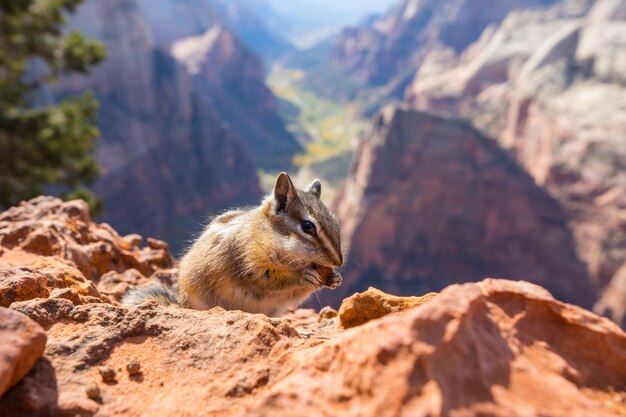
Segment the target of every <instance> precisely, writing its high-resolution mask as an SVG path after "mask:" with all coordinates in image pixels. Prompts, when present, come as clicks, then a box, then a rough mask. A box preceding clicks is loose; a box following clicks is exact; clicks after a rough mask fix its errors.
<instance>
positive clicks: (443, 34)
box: [331, 0, 555, 85]
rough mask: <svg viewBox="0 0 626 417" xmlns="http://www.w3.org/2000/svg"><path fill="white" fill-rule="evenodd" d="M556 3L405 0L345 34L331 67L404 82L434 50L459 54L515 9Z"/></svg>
mask: <svg viewBox="0 0 626 417" xmlns="http://www.w3.org/2000/svg"><path fill="white" fill-rule="evenodd" d="M554 1H555V0H505V1H502V0H453V1H445V2H444V1H438V0H427V1H420V0H402V1H400V2H399V3H398V4H397V5H396V6H395V7H394V8H393V9H392V10H391V11H390V12H389V13H388V14H387V15H385V16H384V17H381V18H379V19H377V20H375V21H374V22H371V23H370V24H368V25H366V26H363V27H358V28H351V29H346V30H344V31H343V33H342V34H341V35H340V36H339V38H338V40H337V42H336V44H335V47H334V49H333V51H332V53H331V62H333V63H334V64H337V65H339V66H340V67H341V68H343V69H345V70H347V71H348V72H350V73H351V74H356V75H357V76H359V77H360V78H361V79H363V80H365V81H367V82H368V83H370V84H372V85H385V84H388V83H390V82H400V83H401V82H402V80H403V79H404V80H405V79H407V77H410V76H411V75H412V74H413V73H414V72H415V70H416V69H417V68H419V66H420V64H421V62H422V60H423V59H424V57H425V55H426V54H427V53H428V52H429V51H431V50H433V49H445V48H451V49H452V50H453V51H455V52H456V53H459V52H461V51H462V50H463V49H465V47H466V46H467V45H469V44H470V43H472V42H473V41H474V40H476V39H478V37H479V36H480V34H481V33H482V32H483V30H484V29H485V28H486V27H487V26H488V25H490V24H494V23H498V22H500V21H501V20H502V19H503V18H504V17H505V16H506V15H507V14H508V13H509V12H510V11H511V10H514V9H516V8H525V7H534V6H540V5H545V4H550V3H554ZM396 78H397V80H395V81H394V79H396Z"/></svg>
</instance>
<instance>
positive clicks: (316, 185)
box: [306, 180, 322, 200]
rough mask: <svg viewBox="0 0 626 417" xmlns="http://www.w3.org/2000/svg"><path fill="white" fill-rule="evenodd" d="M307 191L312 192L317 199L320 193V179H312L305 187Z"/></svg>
mask: <svg viewBox="0 0 626 417" xmlns="http://www.w3.org/2000/svg"><path fill="white" fill-rule="evenodd" d="M306 192H307V193H310V194H313V195H314V196H315V197H316V198H317V199H318V200H319V198H320V194H321V193H322V183H321V181H320V180H314V181H313V182H312V183H311V184H310V185H309V186H308V187H307V189H306Z"/></svg>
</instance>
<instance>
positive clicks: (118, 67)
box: [53, 0, 262, 249]
mask: <svg viewBox="0 0 626 417" xmlns="http://www.w3.org/2000/svg"><path fill="white" fill-rule="evenodd" d="M72 26H75V27H78V28H79V29H80V30H81V31H83V32H85V34H86V35H87V36H90V37H94V38H97V39H100V40H102V41H103V42H104V43H105V44H106V45H107V48H108V58H107V60H106V61H105V62H104V63H103V64H102V65H100V66H99V67H97V68H96V69H95V70H94V71H93V73H92V74H90V76H89V77H86V78H85V77H72V78H70V79H67V80H64V81H63V82H62V83H61V85H60V86H58V87H57V88H56V89H55V91H54V92H53V94H54V95H56V96H62V95H65V94H71V93H79V92H82V91H84V90H85V89H91V90H93V91H94V92H95V93H96V95H97V97H98V99H99V100H100V104H101V107H100V112H99V126H100V129H101V132H102V137H101V138H100V140H99V142H98V148H97V153H96V155H97V159H98V161H99V163H100V164H101V166H102V176H101V178H100V180H99V181H98V182H97V184H96V185H95V190H96V192H97V193H98V194H100V195H102V196H103V197H104V201H105V214H104V219H105V220H106V221H107V222H110V223H111V224H113V225H114V226H115V227H117V228H119V229H120V230H122V231H124V232H130V231H136V232H139V233H142V234H151V235H155V236H158V237H160V238H167V239H168V240H170V241H172V242H174V246H175V248H177V249H178V248H180V246H181V245H182V242H183V240H186V239H189V237H190V235H191V231H195V230H198V228H199V225H200V224H201V223H202V222H203V221H204V219H205V218H206V217H207V216H208V215H209V214H211V213H215V212H217V211H219V210H221V209H224V208H226V207H229V206H233V205H237V204H242V203H251V202H254V201H256V200H257V199H258V198H259V196H260V190H259V187H258V179H257V176H256V170H255V166H254V164H253V162H252V158H251V156H250V152H249V150H248V149H247V148H246V146H245V145H244V144H243V143H242V141H241V140H240V137H239V135H238V133H237V132H236V129H235V128H233V124H234V123H233V124H231V125H230V126H229V125H228V124H227V123H225V122H224V121H223V120H222V117H221V115H220V114H219V112H216V111H215V106H216V105H217V104H219V103H213V102H208V101H207V100H206V99H205V98H204V97H202V96H201V94H199V93H197V92H196V91H194V85H193V81H192V79H191V77H190V75H189V74H188V72H187V71H186V70H185V68H183V67H182V66H181V65H180V64H178V63H177V62H176V60H175V59H173V58H172V57H171V56H170V55H169V53H168V52H167V51H164V50H162V49H160V48H159V45H158V44H156V43H155V42H154V39H153V37H154V36H153V33H152V32H151V29H150V22H149V21H148V20H147V18H146V17H145V15H144V13H143V11H142V9H141V8H140V7H139V5H138V4H137V3H136V2H135V1H134V0H113V1H108V0H107V1H97V0H92V1H88V2H87V3H86V4H85V5H84V6H82V7H81V8H79V10H78V13H77V15H76V16H74V17H73V19H72ZM255 62H257V61H255ZM246 75H247V74H242V73H237V74H234V75H233V77H240V78H239V80H240V81H241V82H242V84H243V85H246V86H247V85H248V84H247V83H248V82H249V83H251V84H253V85H255V86H256V85H257V83H262V80H259V79H258V77H256V78H254V79H253V81H249V80H250V79H249V78H248V79H246V78H245V77H246ZM233 82H234V81H233ZM224 94H226V93H224ZM256 98H257V97H256V96H252V97H248V99H249V100H250V102H251V103H252V104H251V106H252V105H253V103H255V99H256ZM242 117H243V116H242Z"/></svg>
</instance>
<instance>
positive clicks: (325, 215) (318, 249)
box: [123, 172, 343, 316]
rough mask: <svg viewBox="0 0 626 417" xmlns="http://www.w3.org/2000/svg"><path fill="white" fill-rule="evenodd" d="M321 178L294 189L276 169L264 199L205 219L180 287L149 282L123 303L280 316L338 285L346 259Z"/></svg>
mask: <svg viewBox="0 0 626 417" xmlns="http://www.w3.org/2000/svg"><path fill="white" fill-rule="evenodd" d="M321 189H322V187H321V183H320V181H319V180H315V181H313V183H312V184H311V185H309V187H308V188H307V189H306V190H304V191H302V190H297V189H296V188H295V187H294V185H293V183H292V182H291V179H290V178H289V176H288V175H287V174H286V173H284V172H282V173H280V174H279V175H278V178H277V179H276V183H275V185H274V190H273V192H272V193H271V194H270V195H269V196H267V197H266V198H265V199H264V200H263V202H262V203H261V205H259V206H257V207H254V208H251V209H240V210H232V211H228V212H226V213H224V214H222V215H220V216H218V217H216V218H215V219H213V221H211V222H210V223H209V225H208V226H207V227H206V229H205V230H204V232H203V233H202V235H201V236H200V237H199V238H198V240H196V242H195V243H194V244H193V245H192V246H191V249H189V251H188V252H187V254H186V255H185V256H184V257H183V259H182V261H181V262H180V272H179V291H178V295H177V296H176V295H175V294H173V291H172V290H171V289H169V288H166V287H162V286H151V287H145V288H139V289H137V290H135V291H133V292H131V293H130V294H129V295H128V296H127V297H125V299H124V300H123V303H124V304H126V305H136V304H139V303H141V302H144V301H147V300H156V301H158V302H159V303H160V304H164V305H168V304H173V303H175V302H177V303H178V304H180V305H181V306H182V307H187V308H193V309H199V310H203V309H209V308H212V307H215V306H221V307H223V308H226V309H239V310H243V311H247V312H250V313H263V314H266V315H268V316H280V315H282V314H283V313H284V312H285V311H286V310H287V309H290V308H296V307H298V306H299V305H300V304H301V303H302V302H304V300H306V299H307V298H308V297H309V296H310V295H311V294H312V293H313V292H315V291H316V290H318V289H320V288H321V287H329V288H333V289H334V288H337V287H338V286H339V285H341V275H340V274H339V272H337V270H336V269H335V268H336V267H339V266H341V265H342V264H343V253H342V250H341V241H340V230H339V222H338V221H337V218H336V217H335V216H334V215H333V214H331V213H330V211H329V210H328V209H327V208H326V206H325V205H324V204H323V203H322V202H321V201H320V193H321Z"/></svg>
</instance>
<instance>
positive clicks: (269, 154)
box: [171, 25, 300, 168]
mask: <svg viewBox="0 0 626 417" xmlns="http://www.w3.org/2000/svg"><path fill="white" fill-rule="evenodd" d="M171 52H172V55H173V56H174V57H175V58H176V60H177V61H178V62H179V63H181V64H182V65H183V66H184V67H185V68H186V70H187V72H188V73H189V74H190V76H191V80H192V88H193V91H194V93H195V94H196V95H197V96H198V97H200V98H201V99H202V100H204V101H206V102H208V103H211V104H212V106H213V108H214V109H215V112H216V114H217V116H218V117H219V118H220V119H221V120H224V121H226V122H228V123H230V124H231V126H232V127H233V128H234V129H235V130H236V131H237V133H239V135H241V138H242V139H243V141H244V143H245V144H246V146H247V147H248V149H250V151H251V154H252V156H253V158H254V160H255V161H256V162H257V163H258V164H259V165H261V166H263V167H266V168H270V167H276V166H289V165H290V164H291V158H292V157H293V155H294V154H295V153H296V152H297V151H298V150H299V149H300V147H299V145H298V144H297V143H296V141H295V139H294V137H293V136H292V135H291V134H290V133H288V132H287V130H286V129H285V123H284V121H283V120H282V119H281V118H280V116H279V115H278V113H277V105H276V99H275V97H274V95H273V94H272V92H271V91H270V90H269V88H268V87H267V86H266V85H265V81H264V78H265V74H264V71H263V62H262V61H261V59H260V58H259V57H258V56H256V55H254V54H253V53H252V52H250V51H249V50H248V49H247V48H246V47H245V46H244V45H242V44H241V42H240V41H239V40H238V39H237V37H236V36H235V34H234V33H233V32H232V31H230V30H229V29H226V28H224V27H222V26H220V25H215V26H213V27H212V28H210V29H208V30H207V31H206V32H205V33H203V34H201V35H198V36H191V37H187V38H184V39H181V40H178V41H176V42H175V43H174V44H173V45H172V47H171Z"/></svg>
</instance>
